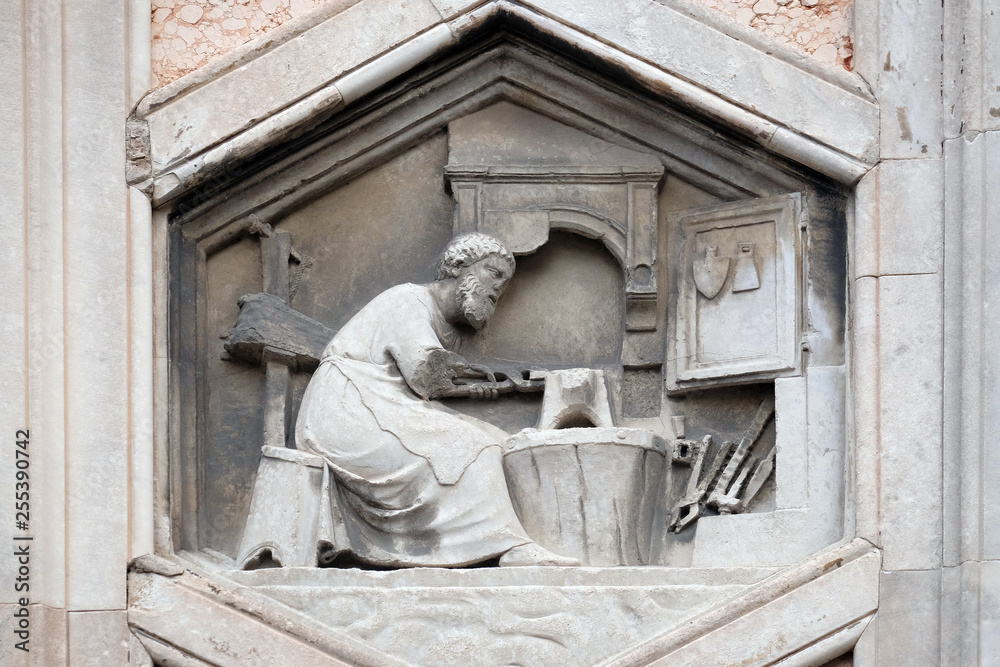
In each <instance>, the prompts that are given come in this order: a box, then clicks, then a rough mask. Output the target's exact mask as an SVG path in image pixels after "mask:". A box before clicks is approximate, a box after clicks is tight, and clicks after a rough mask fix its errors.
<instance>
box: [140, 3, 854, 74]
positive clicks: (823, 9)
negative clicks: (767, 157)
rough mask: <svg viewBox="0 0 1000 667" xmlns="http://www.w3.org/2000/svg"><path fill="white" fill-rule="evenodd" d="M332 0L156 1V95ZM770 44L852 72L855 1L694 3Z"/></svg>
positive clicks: (153, 45)
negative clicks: (762, 36)
mask: <svg viewBox="0 0 1000 667" xmlns="http://www.w3.org/2000/svg"><path fill="white" fill-rule="evenodd" d="M331 1H332V0H153V1H152V9H153V14H152V53H151V55H152V71H153V84H152V85H153V87H154V88H157V87H159V86H162V85H164V84H167V83H170V82H171V81H173V80H175V79H178V78H180V77H181V76H183V75H185V74H187V73H188V72H192V71H194V70H196V69H198V68H199V67H201V66H202V65H204V64H205V63H207V62H208V61H209V60H211V59H212V58H213V57H215V56H219V55H222V54H225V53H228V52H230V51H232V50H233V49H235V48H236V47H238V46H240V45H241V44H244V43H246V42H249V41H250V40H252V39H253V38H255V37H257V36H259V35H262V34H264V33H266V32H268V31H270V30H273V29H274V28H277V27H278V26H279V25H281V24H282V23H284V22H285V21H287V20H289V19H292V18H296V17H298V16H302V15H303V14H305V13H307V12H309V11H310V10H312V9H314V8H316V7H319V6H320V5H322V4H328V3H329V2H331ZM697 1H698V2H701V3H703V4H705V5H706V6H707V7H710V8H712V9H715V10H717V11H719V12H722V13H723V14H726V15H727V16H729V17H730V18H732V19H733V20H734V21H735V22H736V23H737V24H739V25H742V26H750V27H752V28H754V29H756V30H759V31H761V32H763V33H764V34H766V35H768V36H770V37H772V38H773V39H774V40H775V41H777V42H779V43H782V44H786V45H789V46H792V47H794V48H796V49H800V50H802V51H805V52H806V53H809V54H811V55H812V56H813V57H815V58H817V59H819V60H821V61H823V62H826V63H831V64H838V65H842V66H843V67H844V68H845V69H848V70H850V69H852V65H851V61H852V58H853V55H854V54H853V49H852V45H851V37H850V34H849V33H850V28H851V15H850V11H851V7H852V4H853V0H697Z"/></svg>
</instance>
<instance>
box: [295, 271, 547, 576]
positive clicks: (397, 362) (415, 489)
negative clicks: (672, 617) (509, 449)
mask: <svg viewBox="0 0 1000 667" xmlns="http://www.w3.org/2000/svg"><path fill="white" fill-rule="evenodd" d="M459 336H460V334H459V332H458V330H456V329H455V328H454V327H453V326H452V325H451V324H449V323H448V322H447V321H446V320H445V319H444V316H443V315H442V313H441V311H440V309H439V308H438V307H437V305H436V303H435V302H434V300H433V298H432V297H431V294H430V292H429V289H428V287H426V286H419V285H411V284H405V285H398V286H396V287H393V288H391V289H389V290H386V291H385V292H383V293H382V294H380V295H379V296H377V297H376V298H375V299H373V300H372V301H371V302H370V303H369V304H368V305H367V306H365V307H364V308H363V309H362V310H361V311H360V312H359V313H358V314H357V315H355V316H354V317H353V318H352V319H351V320H350V321H349V322H348V323H347V324H346V325H344V327H343V328H342V329H341V330H340V331H339V332H338V333H337V335H336V336H334V338H333V340H332V341H330V343H329V345H327V347H326V349H325V351H324V353H323V358H322V359H321V362H320V365H319V368H318V369H317V370H316V372H315V374H314V375H313V377H312V379H311V380H310V382H309V386H308V387H307V388H306V392H305V395H304V396H303V398H302V404H301V407H300V408H299V416H298V421H297V422H296V444H297V447H298V448H299V449H302V450H304V451H307V452H310V453H313V454H317V455H319V456H322V457H323V458H324V459H326V461H327V463H328V464H329V466H330V468H331V469H332V471H333V473H334V475H335V477H336V478H337V481H338V483H339V486H340V500H341V503H340V505H341V512H342V514H343V515H344V516H343V518H344V523H345V527H346V529H347V534H348V538H349V540H350V550H351V552H353V553H354V555H355V556H357V557H358V558H359V559H361V560H363V561H366V562H369V563H373V564H378V565H422V566H458V565H466V564H470V563H474V562H477V561H481V560H485V559H488V558H491V557H493V556H498V555H500V554H502V553H504V552H506V551H508V550H509V549H511V548H512V547H515V546H518V545H521V544H526V543H528V542H530V541H531V540H530V538H528V536H527V535H526V534H525V532H524V529H523V528H522V527H521V524H520V521H519V520H518V518H517V515H516V514H515V512H514V508H513V505H512V504H511V501H510V496H509V494H508V491H507V483H506V480H505V478H504V473H503V466H502V451H501V447H500V445H501V443H502V442H503V439H504V438H505V437H506V436H507V434H506V433H505V432H504V431H502V430H500V429H499V428H497V427H495V426H493V425H491V424H488V423H486V422H483V421H480V420H478V419H474V418H472V417H469V416H466V415H463V414H460V413H458V412H456V411H454V410H451V409H449V408H447V407H446V406H444V405H443V404H441V403H440V402H438V401H433V400H424V399H422V398H420V397H419V396H418V395H417V394H415V393H414V392H413V391H412V390H411V389H410V387H409V385H408V384H407V378H408V377H412V374H413V372H414V370H415V369H416V368H417V367H418V365H419V364H420V362H421V361H422V360H423V359H425V358H426V357H427V355H428V354H429V353H430V352H431V351H433V350H440V349H448V350H453V349H454V348H455V346H456V345H457V343H458V341H459V339H460V338H459Z"/></svg>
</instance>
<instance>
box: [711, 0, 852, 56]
mask: <svg viewBox="0 0 1000 667" xmlns="http://www.w3.org/2000/svg"><path fill="white" fill-rule="evenodd" d="M697 1H698V2H701V3H703V4H704V5H705V6H706V7H711V8H712V9H714V10H716V11H719V12H722V13H723V14H726V15H727V16H729V17H730V18H731V19H733V20H734V21H735V22H736V23H738V24H740V25H745V26H750V27H751V28H753V29H755V30H759V31H760V32H762V33H764V34H765V35H767V36H768V37H770V38H771V39H773V40H775V41H776V42H779V43H781V44H786V45H788V46H791V47H793V48H796V49H799V50H801V51H805V52H806V53H808V54H809V55H811V56H813V57H814V58H816V59H817V60H819V61H820V62H824V63H827V64H831V65H839V66H841V67H843V68H844V69H846V70H851V69H853V64H852V61H853V59H854V47H853V45H852V44H851V6H852V5H853V4H854V2H853V0H697Z"/></svg>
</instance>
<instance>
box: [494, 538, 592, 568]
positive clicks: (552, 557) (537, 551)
mask: <svg viewBox="0 0 1000 667" xmlns="http://www.w3.org/2000/svg"><path fill="white" fill-rule="evenodd" d="M579 564H580V561H579V560H577V559H576V558H567V557H566V556H560V555H559V554H554V553H552V552H551V551H549V550H548V549H545V548H544V547H541V546H539V545H538V544H536V543H534V542H529V543H528V544H522V545H521V546H519V547H514V548H513V549H511V550H510V551H508V552H507V553H505V554H504V555H503V556H500V567H520V566H525V565H561V566H564V567H568V566H573V565H579Z"/></svg>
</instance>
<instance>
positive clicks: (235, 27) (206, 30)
mask: <svg viewBox="0 0 1000 667" xmlns="http://www.w3.org/2000/svg"><path fill="white" fill-rule="evenodd" d="M329 1H330V0H152V10H153V13H152V17H151V24H152V35H151V36H152V47H151V51H150V55H151V57H152V66H153V80H152V87H153V88H157V87H159V86H162V85H163V84H166V83H170V82H171V81H173V80H174V79H177V78H179V77H181V76H183V75H185V74H187V73H188V72H191V71H193V70H196V69H198V68H199V67H201V66H202V65H204V64H205V63H207V62H208V61H209V60H210V59H211V58H213V57H215V56H218V55H221V54H224V53H228V52H230V51H232V50H233V49H235V48H236V47H237V46H239V45H241V44H244V43H246V42H249V41H250V40H251V39H253V38H254V37H258V36H260V35H263V34H265V33H267V32H268V31H270V30H273V29H274V28H277V27H278V26H279V25H281V24H282V23H284V22H285V21H287V20H288V19H291V18H295V17H297V16H302V15H303V14H305V13H306V12H308V11H310V10H311V9H314V8H315V7H317V6H319V5H320V4H322V3H323V2H329Z"/></svg>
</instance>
